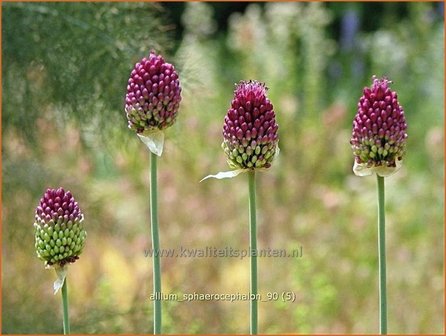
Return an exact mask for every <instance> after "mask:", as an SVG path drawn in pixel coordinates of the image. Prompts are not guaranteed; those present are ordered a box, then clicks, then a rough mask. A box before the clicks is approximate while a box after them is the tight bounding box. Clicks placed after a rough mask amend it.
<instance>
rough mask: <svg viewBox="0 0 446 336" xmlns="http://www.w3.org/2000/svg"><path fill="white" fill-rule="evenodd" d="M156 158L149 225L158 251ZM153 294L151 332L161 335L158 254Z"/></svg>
mask: <svg viewBox="0 0 446 336" xmlns="http://www.w3.org/2000/svg"><path fill="white" fill-rule="evenodd" d="M157 160H158V158H157V156H156V154H154V153H150V223H151V230H152V247H153V250H154V251H160V239H159V232H158V231H159V230H158V182H157ZM153 293H154V294H155V302H154V305H155V308H154V310H153V332H154V334H155V335H157V334H161V323H162V320H161V266H160V253H155V254H154V255H153Z"/></svg>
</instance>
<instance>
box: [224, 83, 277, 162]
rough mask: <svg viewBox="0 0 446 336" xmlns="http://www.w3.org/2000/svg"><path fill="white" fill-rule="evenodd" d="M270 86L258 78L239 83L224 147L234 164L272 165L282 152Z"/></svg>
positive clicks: (230, 112) (228, 119)
mask: <svg viewBox="0 0 446 336" xmlns="http://www.w3.org/2000/svg"><path fill="white" fill-rule="evenodd" d="M266 92H267V87H266V86H265V84H263V83H259V82H257V81H249V82H245V81H241V82H240V83H239V84H237V85H236V88H235V91H234V98H233V99H232V102H231V107H230V108H229V109H228V112H227V114H226V116H225V120H224V126H223V139H224V140H223V144H222V147H223V149H224V151H225V153H226V155H227V157H228V164H229V166H230V167H231V168H240V169H254V168H269V167H270V166H271V163H272V161H273V159H274V157H275V155H276V153H277V152H278V146H277V145H278V142H279V137H278V133H277V130H278V127H279V126H278V125H277V123H276V116H275V112H274V108H273V105H272V104H271V102H270V100H269V99H268V98H267V96H266Z"/></svg>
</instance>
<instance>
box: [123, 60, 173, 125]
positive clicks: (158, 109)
mask: <svg viewBox="0 0 446 336" xmlns="http://www.w3.org/2000/svg"><path fill="white" fill-rule="evenodd" d="M180 101H181V86H180V81H179V79H178V74H177V72H176V71H175V68H174V66H173V65H172V64H170V63H167V62H165V61H164V58H163V57H162V56H161V55H157V54H155V53H154V52H151V53H150V55H149V57H148V58H143V59H142V60H141V61H140V62H139V63H136V65H135V67H134V68H133V70H132V72H131V74H130V78H129V81H128V84H127V94H126V96H125V112H126V114H127V119H128V124H129V128H131V129H133V130H135V131H136V132H137V133H143V132H144V131H146V130H154V129H159V130H163V129H165V128H167V127H169V126H171V125H173V123H174V122H175V119H176V117H177V113H178V107H179V105H180Z"/></svg>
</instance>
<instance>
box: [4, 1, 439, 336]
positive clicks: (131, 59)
mask: <svg viewBox="0 0 446 336" xmlns="http://www.w3.org/2000/svg"><path fill="white" fill-rule="evenodd" d="M2 29H3V32H2V33H3V43H2V46H3V50H2V56H3V57H2V58H3V67H2V77H3V87H2V90H3V95H2V97H3V99H2V161H3V165H2V166H3V168H2V169H3V170H2V174H3V184H2V198H3V204H2V216H3V217H2V230H3V232H2V233H3V235H2V236H3V240H2V256H3V257H2V281H3V287H2V298H3V302H2V303H3V304H2V332H3V333H61V332H62V325H61V322H60V321H61V309H60V297H59V296H58V295H56V296H53V294H52V282H53V281H54V278H55V274H54V272H52V271H48V270H44V269H43V264H42V263H41V262H40V261H39V260H38V259H37V258H36V257H35V252H34V246H33V245H34V241H33V228H32V222H33V217H34V214H33V212H34V208H35V206H36V204H37V202H38V199H39V197H40V195H41V194H42V193H43V191H44V190H45V188H46V187H50V186H51V187H57V186H59V185H62V186H64V187H65V188H66V189H70V190H71V191H72V192H73V194H74V195H75V197H76V198H77V199H78V201H79V203H80V204H81V206H82V208H83V211H84V213H85V217H86V228H87V230H88V239H87V246H86V249H85V251H84V253H83V255H82V257H81V259H80V260H79V261H78V262H76V263H75V264H74V265H73V266H72V267H70V270H69V278H68V279H69V282H70V286H69V287H70V300H71V314H72V324H73V325H72V330H73V332H76V333H148V332H151V329H150V328H151V321H150V319H151V316H152V314H151V309H152V304H151V302H150V301H149V300H148V295H149V293H150V290H151V279H150V277H151V274H152V272H151V262H150V260H149V259H148V258H145V256H144V250H145V249H147V248H150V239H149V231H148V230H149V223H148V218H149V217H148V215H149V210H148V184H149V177H148V157H149V155H148V153H147V150H146V149H145V148H144V146H143V145H142V144H141V143H140V141H139V140H138V139H137V137H135V135H134V134H133V133H132V132H131V131H130V130H128V129H127V127H126V120H125V116H124V112H123V101H124V94H125V87H126V82H127V78H128V75H129V73H130V70H131V68H132V66H133V64H134V63H135V62H136V61H137V60H138V59H139V58H141V57H142V56H144V55H146V54H147V53H148V52H149V51H150V49H151V48H154V49H156V50H158V51H160V52H162V53H164V54H165V55H166V58H167V60H169V61H171V62H173V63H175V65H176V66H177V68H178V69H179V71H180V78H181V82H182V85H183V102H182V106H181V114H180V116H179V119H178V122H177V123H176V125H175V126H174V127H173V128H171V129H170V130H169V131H168V132H167V144H166V148H165V154H164V155H163V157H162V159H161V160H160V173H159V175H160V176H159V179H160V181H159V184H160V199H161V202H160V223H161V232H160V234H161V244H162V246H164V247H167V248H179V247H180V246H183V247H185V248H194V247H197V248H204V247H206V246H215V247H220V248H222V247H225V246H230V247H233V248H245V247H246V246H247V244H248V232H247V212H246V211H247V181H245V180H246V178H245V177H244V176H239V177H238V178H236V179H233V180H229V181H224V182H221V181H220V182H219V181H206V182H204V183H200V184H199V183H198V181H199V180H200V179H201V178H202V177H203V176H205V175H207V174H209V173H215V172H217V171H221V170H224V169H226V167H227V166H226V162H225V158H224V154H223V152H222V150H221V148H220V143H221V127H222V120H223V116H224V114H225V113H226V109H227V108H228V106H229V103H230V99H231V96H232V90H233V87H234V86H233V85H234V83H235V82H238V81H239V80H240V79H250V78H255V79H258V80H261V81H264V82H266V83H267V85H268V87H269V88H270V90H269V94H270V98H271V100H272V102H273V104H274V106H275V110H276V113H277V119H278V123H279V133H280V147H281V155H280V157H279V160H278V161H277V162H276V163H275V164H274V165H273V168H272V169H271V170H270V172H268V173H265V174H260V175H259V186H258V190H259V207H260V210H259V222H260V223H259V225H260V226H259V247H261V248H262V247H263V248H268V247H271V248H287V249H293V248H298V247H299V246H302V248H303V253H304V255H303V257H302V258H298V259H292V258H282V259H277V258H262V259H261V260H260V261H259V270H260V282H259V288H260V290H261V292H262V293H264V294H266V293H267V292H275V291H278V292H281V291H294V292H295V293H296V295H297V300H296V302H295V303H283V302H265V303H261V304H260V328H259V330H260V331H261V332H262V333H279V332H280V333H291V332H295V333H376V332H377V328H378V321H377V316H378V314H377V310H378V301H377V291H378V288H377V247H376V204H375V197H376V193H375V179H373V178H372V177H370V178H358V177H355V176H354V175H353V174H352V170H351V166H352V160H353V158H352V153H351V149H350V145H349V139H350V132H351V123H352V119H353V116H354V114H355V111H356V109H355V107H356V103H357V100H358V98H359V96H360V95H361V90H362V88H363V86H366V85H369V84H370V82H371V76H372V75H373V74H376V75H378V76H381V75H387V76H388V77H389V78H390V79H392V80H393V82H394V84H393V88H394V89H395V90H397V91H398V93H399V97H400V103H401V104H402V105H403V106H404V108H405V111H406V116H407V120H408V124H409V140H408V141H409V142H408V155H407V159H406V161H405V165H404V168H403V169H402V170H401V172H400V173H398V174H397V175H395V176H393V177H391V178H388V179H386V181H387V186H388V187H387V210H388V227H387V239H388V268H389V269H388V292H389V331H390V332H392V333H443V332H444V329H443V325H444V320H443V318H444V302H443V297H444V281H443V269H444V260H443V251H444V241H443V230H444V229H443V220H444V218H443V209H444V198H443V191H444V190H443V185H444V174H443V172H444V156H443V152H444V150H443V143H444V141H443V140H444V129H443V121H444V105H443V94H444V84H443V83H444V77H443V75H444V71H443V69H444V68H443V58H444V45H443V41H444V39H443V38H444V36H443V5H442V4H440V3H405V4H404V3H398V4H397V3H382V4H375V3H373V4H371V3H367V4H366V3H361V4H359V3H357V4H348V3H330V4H323V3H267V4H256V3H243V4H232V3H224V4H223V3H217V4H212V5H211V4H206V3H187V4H164V5H162V6H161V5H158V4H138V3H113V4H107V3H6V4H5V3H3V4H2ZM248 263H249V261H248V259H244V260H240V259H234V258H207V259H200V258H189V259H186V258H178V259H174V258H164V259H163V260H162V271H163V291H165V292H166V293H178V294H182V293H193V292H194V291H195V292H200V293H236V292H247V291H248V276H249V275H248ZM164 313H165V316H164V325H165V328H164V331H165V332H166V333H246V332H248V325H247V314H248V303H247V302H233V303H228V302H188V303H186V302H173V301H167V302H164Z"/></svg>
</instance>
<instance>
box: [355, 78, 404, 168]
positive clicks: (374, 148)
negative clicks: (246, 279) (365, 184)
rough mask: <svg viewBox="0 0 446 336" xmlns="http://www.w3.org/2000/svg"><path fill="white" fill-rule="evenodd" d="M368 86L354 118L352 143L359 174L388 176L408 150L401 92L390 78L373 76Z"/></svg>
mask: <svg viewBox="0 0 446 336" xmlns="http://www.w3.org/2000/svg"><path fill="white" fill-rule="evenodd" d="M372 79H373V83H372V86H371V87H370V88H369V87H366V88H364V92H363V95H362V97H361V98H360V99H359V102H358V112H357V113H356V116H355V119H354V120H353V131H352V138H351V140H350V144H351V145H352V149H353V153H354V155H355V166H354V168H353V170H354V172H355V174H357V175H359V176H364V175H370V174H371V173H372V172H376V173H378V174H379V175H381V176H387V175H390V174H391V173H393V172H395V171H396V170H398V169H399V167H400V165H401V160H402V159H403V156H404V154H405V151H406V139H407V133H406V130H407V124H406V119H405V117H404V110H403V108H402V107H401V105H400V104H399V103H398V97H397V93H396V92H395V91H392V90H391V89H390V87H389V84H390V83H391V82H390V81H389V80H387V79H386V78H381V79H378V78H376V76H373V78H372Z"/></svg>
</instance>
